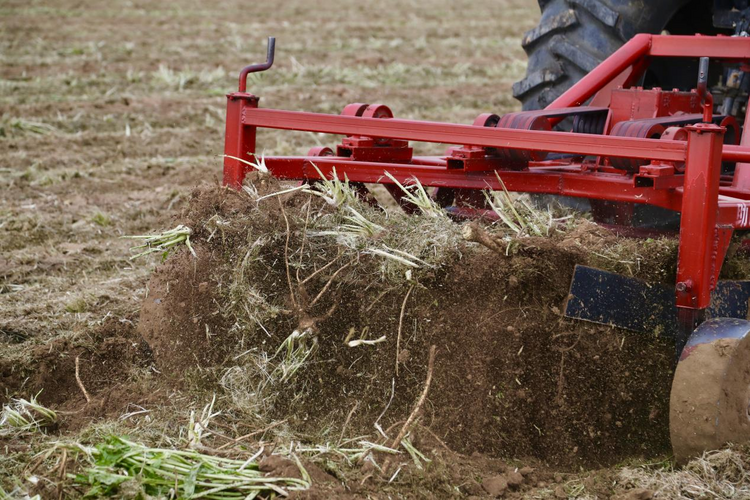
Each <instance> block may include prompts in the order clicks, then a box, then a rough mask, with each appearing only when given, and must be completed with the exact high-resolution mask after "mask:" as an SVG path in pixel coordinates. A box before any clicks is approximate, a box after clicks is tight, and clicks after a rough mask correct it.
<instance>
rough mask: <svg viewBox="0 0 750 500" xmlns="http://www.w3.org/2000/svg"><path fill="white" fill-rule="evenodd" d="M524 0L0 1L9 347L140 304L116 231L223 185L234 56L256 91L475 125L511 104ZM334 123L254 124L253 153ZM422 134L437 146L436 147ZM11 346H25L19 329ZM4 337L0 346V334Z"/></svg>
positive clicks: (302, 146) (3, 305) (155, 226)
mask: <svg viewBox="0 0 750 500" xmlns="http://www.w3.org/2000/svg"><path fill="white" fill-rule="evenodd" d="M538 17H539V12H538V6H537V4H536V2H534V1H533V0H480V1H453V0H431V1H429V2H425V1H396V0H386V1H382V2H353V1H343V0H322V1H318V2H309V1H303V0H291V1H281V2H275V3H273V4H266V5H262V4H258V3H252V2H238V1H234V2H198V1H190V0H175V1H170V2H147V1H108V2H104V1H73V0H59V1H55V2H51V1H46V2H45V1H26V0H23V1H21V0H4V1H3V2H0V186H1V188H2V190H3V195H2V197H1V198H0V292H1V293H0V343H2V344H5V345H4V346H3V349H4V350H5V351H6V356H11V355H12V354H13V355H16V354H20V351H22V350H23V349H27V348H28V346H29V344H28V343H27V342H25V341H31V342H32V343H43V342H45V341H47V340H49V339H50V338H52V337H60V336H75V335H85V332H86V329H87V328H88V327H89V326H90V325H92V324H95V323H97V322H100V321H102V319H103V318H105V317H108V316H118V317H123V318H133V317H137V310H138V307H139V301H140V300H141V298H142V296H143V292H144V290H145V283H146V279H147V276H148V274H149V272H150V270H151V268H152V267H153V264H154V263H151V264H148V263H146V262H139V263H137V264H136V265H133V264H132V263H131V262H129V261H128V257H129V252H128V247H129V246H130V242H128V241H127V240H122V239H120V238H119V237H120V236H123V235H127V234H142V233H146V232H150V231H155V230H161V229H163V228H165V227H167V226H169V227H171V226H170V218H171V217H172V216H173V215H174V214H175V213H177V212H178V211H179V210H180V208H181V207H182V206H183V203H184V201H185V199H186V196H187V194H188V193H189V192H190V190H191V188H193V187H194V186H195V185H197V184H199V183H202V182H208V183H218V182H219V181H220V175H221V159H220V158H219V155H220V154H222V153H223V134H224V112H225V98H224V94H226V93H227V92H229V91H232V90H235V89H236V85H237V81H236V75H237V74H238V72H239V70H240V69H241V68H242V67H243V66H244V65H246V64H249V63H253V62H260V61H262V60H263V59H264V58H265V52H266V45H265V43H266V42H265V39H266V37H267V36H275V37H277V57H276V64H275V65H274V67H273V68H272V69H271V70H270V71H269V72H267V73H265V74H262V75H257V76H256V77H254V78H252V79H251V81H250V83H249V89H250V91H251V92H254V93H256V94H257V95H259V96H261V98H262V99H261V106H266V107H279V108H286V109H292V110H308V111H318V112H329V113H338V112H340V110H341V109H342V108H343V107H344V106H345V105H346V104H348V103H350V102H370V103H372V102H382V103H385V104H387V105H389V106H390V107H391V108H392V109H393V111H394V113H395V114H396V116H397V117H405V118H422V119H429V120H445V121H453V122H457V123H471V122H472V121H473V119H474V118H475V117H476V116H477V115H478V114H480V113H482V112H488V111H492V112H496V113H504V112H507V111H511V110H513V109H516V108H518V104H517V103H516V102H515V101H514V100H513V98H512V97H511V90H510V89H511V85H512V83H513V82H514V81H516V80H518V79H520V78H521V77H522V75H523V72H524V68H525V63H526V57H525V55H524V53H523V51H522V49H521V47H520V39H521V36H522V34H523V32H524V31H526V30H528V29H530V28H531V27H533V25H534V24H535V23H536V22H537V21H538ZM317 144H325V145H331V146H333V145H335V142H333V140H332V139H331V138H328V137H324V136H319V137H318V136H314V135H312V134H305V133H289V132H277V131H262V132H261V133H260V134H259V138H258V150H259V152H264V151H265V152H266V153H267V154H290V153H304V152H306V151H307V149H308V148H309V147H311V146H314V145H317ZM442 149H443V147H442V146H433V149H432V151H442ZM22 341H24V342H23V344H21V342H22ZM2 344H0V345H2Z"/></svg>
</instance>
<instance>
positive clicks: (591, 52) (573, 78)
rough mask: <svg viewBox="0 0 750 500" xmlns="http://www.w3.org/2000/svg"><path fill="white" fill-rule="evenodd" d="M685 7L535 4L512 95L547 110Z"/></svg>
mask: <svg viewBox="0 0 750 500" xmlns="http://www.w3.org/2000/svg"><path fill="white" fill-rule="evenodd" d="M706 1H708V0H706ZM688 3H689V0H659V1H652V0H539V7H540V9H541V11H542V18H541V20H540V21H539V25H538V26H537V27H536V28H534V29H532V30H530V31H528V32H527V33H526V34H525V35H524V37H523V42H522V45H523V48H524V50H525V51H526V54H527V55H528V57H529V63H528V66H527V69H526V77H525V78H524V79H523V80H521V81H519V82H516V83H515V84H514V85H513V96H514V97H515V98H516V99H518V100H520V101H521V103H522V104H523V109H524V110H532V109H541V108H544V107H546V106H547V105H548V104H550V103H551V102H552V101H554V100H555V99H556V98H557V97H559V96H560V95H561V94H562V93H563V92H565V91H566V90H567V89H568V88H570V86H571V85H573V84H574V83H575V82H577V81H578V80H580V79H581V78H582V77H583V76H584V75H586V74H587V73H588V72H590V71H591V70H592V69H594V68H595V67H596V66H597V65H598V64H599V63H600V62H602V61H603V60H604V59H606V58H607V57H608V56H609V55H610V54H612V53H613V52H614V51H615V50H617V49H618V48H620V46H622V44H624V43H625V42H626V41H627V40H629V39H630V38H632V37H633V36H634V35H635V34H637V33H660V32H661V31H662V30H663V29H664V28H665V27H666V26H667V24H668V23H669V21H670V20H671V19H672V17H673V16H674V14H675V13H676V12H677V11H678V10H679V9H680V8H681V7H683V6H685V5H686V4H688Z"/></svg>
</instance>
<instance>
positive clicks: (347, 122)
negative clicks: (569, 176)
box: [242, 108, 750, 161]
mask: <svg viewBox="0 0 750 500" xmlns="http://www.w3.org/2000/svg"><path fill="white" fill-rule="evenodd" d="M242 123H243V124H245V125H247V126H253V127H264V128H274V129H283V130H302V131H306V132H322V133H327V134H340V135H363V136H367V137H378V138H381V137H382V138H389V139H402V140H407V141H420V142H436V143H443V144H464V145H467V146H484V147H495V148H505V149H522V150H530V151H551V152H556V153H570V154H576V155H581V156H584V155H592V156H618V157H625V158H642V159H647V160H659V161H684V160H685V143H684V142H680V141H659V140H654V139H636V138H631V137H615V136H602V135H591V134H574V133H567V132H566V133H561V132H545V131H539V130H516V129H508V128H490V127H477V126H474V125H460V124H455V123H440V122H428V121H418V120H402V119H397V118H387V119H384V118H362V117H356V116H339V115H328V114H321V113H305V112H301V111H283V110H277V109H249V108H248V109H245V110H244V113H243V115H242ZM748 155H749V157H750V153H748Z"/></svg>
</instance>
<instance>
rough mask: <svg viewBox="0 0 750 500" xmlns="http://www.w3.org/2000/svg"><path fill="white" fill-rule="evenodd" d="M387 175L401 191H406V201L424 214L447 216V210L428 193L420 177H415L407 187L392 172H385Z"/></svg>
mask: <svg viewBox="0 0 750 500" xmlns="http://www.w3.org/2000/svg"><path fill="white" fill-rule="evenodd" d="M385 176H386V177H388V178H389V179H390V180H392V181H393V182H394V183H396V185H397V186H398V187H399V188H400V189H401V191H403V192H404V198H405V199H406V201H408V202H409V203H411V204H413V205H415V206H416V207H417V208H419V211H420V212H422V213H423V214H424V215H427V216H430V217H444V216H445V212H444V211H443V209H442V208H440V206H439V205H438V204H437V203H435V200H433V199H432V198H430V195H429V194H427V191H426V190H425V188H424V186H422V183H421V182H419V179H417V178H416V177H414V179H413V184H411V185H409V186H408V187H407V186H404V185H403V184H401V183H400V182H399V181H398V180H397V179H396V178H395V177H394V176H393V175H392V174H391V173H390V172H385Z"/></svg>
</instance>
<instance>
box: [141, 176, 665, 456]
mask: <svg viewBox="0 0 750 500" xmlns="http://www.w3.org/2000/svg"><path fill="white" fill-rule="evenodd" d="M282 200H283V201H281V202H280V201H279V200H278V199H275V200H274V199H271V200H268V201H264V202H262V203H256V202H255V201H253V200H252V199H251V197H250V196H247V195H246V194H245V193H235V192H232V191H229V190H222V189H218V188H211V189H203V190H198V191H196V192H195V193H194V195H193V199H192V201H191V205H190V208H189V209H188V210H187V211H186V213H185V214H184V216H183V220H184V221H185V222H186V223H187V224H189V225H190V226H191V227H193V228H194V230H195V234H194V236H193V241H194V246H195V248H196V252H197V258H193V257H192V256H191V255H190V254H189V253H187V252H181V253H178V254H176V255H174V256H172V257H170V258H169V259H168V260H167V262H166V263H165V264H164V265H163V266H162V267H161V268H160V269H159V270H158V272H156V273H155V274H154V276H153V278H152V280H151V283H150V285H149V295H148V297H147V298H146V300H145V303H144V306H143V309H142V314H141V321H140V326H139V331H140V333H141V334H142V335H143V337H144V339H145V340H146V341H147V342H148V344H149V345H150V346H151V348H152V349H153V352H154V358H155V361H156V363H157V366H158V367H159V369H160V370H162V371H164V372H165V374H167V375H168V376H171V377H173V378H174V379H176V380H178V379H182V378H184V377H186V376H187V374H189V373H191V372H194V371H201V372H202V373H204V374H205V373H208V372H210V373H213V374H215V377H216V382H220V383H221V384H222V386H223V387H224V389H225V390H226V391H227V393H228V394H229V395H231V396H232V397H236V398H237V399H236V400H235V401H250V402H251V403H252V402H254V403H257V404H256V406H255V407H254V409H253V411H254V412H255V415H261V416H265V417H266V418H274V417H278V418H287V419H288V421H289V424H290V425H291V426H292V427H293V428H294V429H295V430H296V431H297V432H307V433H308V434H310V435H318V436H320V435H321V433H322V434H323V435H325V434H326V432H333V431H331V427H332V426H333V427H335V426H340V425H341V423H342V422H344V421H345V420H346V417H347V415H348V414H349V412H350V411H351V412H352V413H351V417H350V419H349V424H348V425H349V428H348V432H350V433H353V434H355V433H357V432H366V433H370V432H372V431H373V425H374V424H378V425H379V426H380V427H381V428H382V429H385V430H386V432H388V431H387V429H388V427H389V426H392V427H395V426H396V424H398V423H399V422H400V421H403V420H404V419H405V417H406V415H408V413H409V411H410V409H411V406H412V405H413V403H414V401H415V399H416V398H417V396H418V394H419V392H420V390H421V386H422V383H423V381H424V378H425V372H426V362H427V351H428V349H429V346H430V345H433V344H434V345H436V346H437V349H438V355H437V362H436V367H435V373H434V384H433V388H432V389H431V391H430V395H429V398H428V404H427V405H426V407H425V414H424V417H423V421H422V423H423V424H424V425H426V426H428V427H429V428H430V429H431V430H432V431H433V432H434V433H435V434H436V435H437V436H439V437H440V439H441V440H443V441H444V442H445V443H446V444H447V445H448V446H450V447H451V448H452V449H454V450H457V451H460V452H463V453H472V452H482V453H487V454H490V455H494V456H502V457H523V456H527V457H528V456H533V457H537V458H540V459H543V460H546V461H548V462H551V463H556V464H560V465H574V464H608V463H613V462H616V461H619V460H621V459H623V458H624V457H631V456H644V455H645V456H653V455H656V454H660V453H663V452H667V451H668V449H669V437H668V429H667V428H668V407H667V405H668V399H669V387H670V381H671V356H672V346H671V345H669V344H667V343H664V342H663V341H660V340H658V339H654V338H647V337H644V336H637V335H634V334H631V333H627V332H624V331H620V330H617V329H614V328H610V327H603V326H599V325H592V324H587V323H582V322H572V321H569V320H566V319H564V318H563V317H562V315H561V311H560V308H561V307H562V304H563V302H564V299H565V297H566V295H567V292H568V286H569V283H570V279H571V277H572V272H573V268H574V265H575V264H584V263H590V261H591V260H592V259H591V254H590V253H588V252H587V250H586V244H587V242H593V241H596V242H597V245H599V246H600V247H601V246H602V245H604V244H603V243H602V242H601V240H602V238H603V237H604V238H605V239H606V238H609V239H610V242H615V243H613V244H617V245H622V243H621V241H620V240H617V239H616V238H614V237H613V236H611V235H608V234H604V233H601V232H600V231H601V230H599V229H598V228H597V229H595V228H592V226H591V225H590V224H586V223H583V224H582V225H581V226H579V227H578V228H577V229H575V230H572V231H569V232H566V233H561V234H559V235H557V236H553V237H552V238H550V239H544V238H540V239H538V240H537V239H534V240H530V242H531V244H532V246H533V248H534V250H533V252H517V253H515V254H512V255H510V256H508V257H505V256H500V255H498V254H496V253H494V252H491V251H489V250H487V249H486V248H484V247H480V246H478V245H474V244H468V243H466V242H460V241H458V240H460V238H457V239H455V240H451V242H452V244H455V245H457V246H456V249H455V251H452V253H451V255H453V257H451V258H444V259H443V261H442V262H441V263H440V265H435V266H431V267H427V266H424V267H423V268H422V269H419V270H412V274H411V277H409V276H407V275H406V274H405V273H406V272H407V271H409V270H410V268H409V267H407V266H403V265H402V266H401V269H400V274H398V275H390V274H385V273H384V271H383V265H385V264H383V261H384V260H387V259H383V258H382V257H378V256H376V255H373V254H372V253H369V250H367V249H365V250H362V249H360V250H359V251H357V252H353V255H354V257H353V260H350V261H349V263H348V264H347V261H346V257H348V255H345V256H344V257H343V258H342V255H341V254H342V250H341V245H339V244H336V243H335V242H332V241H331V238H328V239H327V240H326V239H324V238H322V237H313V236H312V234H313V233H314V232H315V231H317V230H319V228H318V227H317V226H316V222H315V221H319V220H321V219H325V218H326V217H330V216H331V214H332V213H333V212H334V211H335V209H333V208H331V207H328V206H326V205H325V203H323V202H321V201H320V200H319V199H318V198H317V197H312V196H310V195H303V194H300V193H294V194H291V195H287V197H285V198H282ZM311 214H312V215H311ZM370 217H371V218H373V217H376V216H375V215H372V214H370ZM383 217H384V218H386V217H390V218H395V217H401V216H400V215H394V214H390V215H384V216H383ZM414 219H417V220H419V219H426V217H425V216H421V217H416V218H412V220H414ZM399 223H400V221H399ZM407 223H409V222H407ZM419 223H420V222H416V223H415V224H419ZM425 223H427V222H425ZM287 224H288V225H289V229H288V231H287V229H286V227H287ZM450 224H454V223H450ZM388 227H389V228H390V226H388ZM412 229H414V228H412ZM389 230H390V229H389ZM448 231H451V230H448ZM459 231H460V229H458V230H457V231H456V232H457V233H458V232H459ZM411 237H412V238H423V235H421V234H418V233H416V232H414V233H413V234H412V236H411ZM651 246H652V248H656V251H654V252H653V254H654V255H656V256H657V257H659V258H655V259H651V260H650V261H648V259H645V258H644V257H643V256H642V254H643V253H645V252H643V251H641V256H640V258H641V260H642V262H639V265H638V268H637V269H636V271H637V273H639V274H643V273H646V272H649V273H652V275H654V274H656V275H658V274H660V273H661V274H662V275H665V276H668V275H669V273H670V271H669V270H667V271H665V268H668V264H666V263H667V262H668V261H669V259H671V258H672V257H673V248H674V247H673V246H671V245H669V244H663V243H659V244H658V245H657V246H654V244H653V243H651ZM610 247H611V245H610ZM610 247H607V248H610ZM639 248H641V250H642V248H643V245H641V247H639ZM600 250H601V248H600ZM610 250H611V248H610ZM602 251H605V250H602ZM427 253H429V252H427ZM597 253H599V254H600V255H606V254H605V253H602V252H597ZM420 255H422V256H424V255H425V254H420ZM420 258H422V257H420ZM425 258H426V257H425ZM600 259H601V257H600ZM615 260H616V259H615ZM616 261H617V260H616ZM617 262H619V261H617ZM334 263H335V264H334ZM286 264H288V268H287V265H286ZM391 264H392V263H391V262H390V261H389V262H388V263H387V265H391ZM395 264H398V262H395ZM326 266H328V267H326ZM649 266H651V267H649ZM637 273H634V274H637ZM394 276H395V277H394ZM399 276H400V278H399ZM404 276H406V277H404ZM399 280H400V281H399ZM407 295H408V298H407ZM313 297H317V298H318V299H319V300H316V299H313ZM310 304H312V307H310ZM305 328H309V331H310V332H311V333H310V336H309V337H307V338H308V341H309V342H310V344H305V343H304V342H305V340H304V338H305V337H304V332H305V331H308V330H305ZM399 328H400V337H401V338H400V340H397V339H398V337H399ZM293 332H296V333H297V334H298V335H300V337H299V338H298V337H294V335H290V334H292V333H293ZM382 336H385V340H383V341H379V340H378V339H380V338H381V337H382ZM292 337H294V338H295V339H297V340H296V341H297V342H298V343H297V344H289V339H290V338H292ZM352 339H355V340H357V339H359V340H362V341H368V342H369V343H370V344H371V345H370V344H368V342H359V345H357V342H355V343H354V344H353V345H355V347H352V344H351V340H352ZM293 340H294V339H293ZM397 344H398V346H397ZM280 346H281V347H282V348H283V349H282V350H281V351H280V350H279V347H280ZM304 346H309V349H308V350H306V351H303V352H305V353H307V354H308V355H309V357H307V358H306V359H305V361H304V363H302V364H301V365H300V366H298V367H297V369H298V371H296V372H295V373H294V374H293V376H289V377H281V378H282V379H283V380H282V382H280V383H278V384H277V385H275V386H274V395H273V398H270V396H268V393H267V392H266V393H264V392H263V388H264V387H266V386H264V385H263V384H264V383H266V384H267V383H270V382H269V381H268V379H266V378H265V377H267V376H268V367H269V366H273V365H263V367H262V368H263V370H259V369H258V366H259V362H260V361H259V360H265V363H268V362H269V361H268V360H269V359H271V360H275V359H278V358H279V357H281V356H283V355H284V353H285V352H286V353H287V354H288V353H289V352H292V351H294V350H295V349H302V348H303V347H304ZM305 348H306V349H307V347H305ZM397 350H398V353H397ZM295 352H296V351H295ZM397 358H398V363H397V361H396V360H397ZM397 364H398V375H396V370H397ZM206 369H209V370H208V371H206ZM264 370H265V371H264ZM219 379H220V380H219ZM242 390H244V391H246V392H247V394H242ZM264 395H265V396H266V397H263V396H264ZM242 397H245V399H244V400H243V399H242ZM253 398H255V399H253ZM259 398H261V399H263V401H260V402H259V401H258V399H259ZM282 416H283V417H282ZM326 429H328V430H327V431H326ZM334 433H335V432H334Z"/></svg>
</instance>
